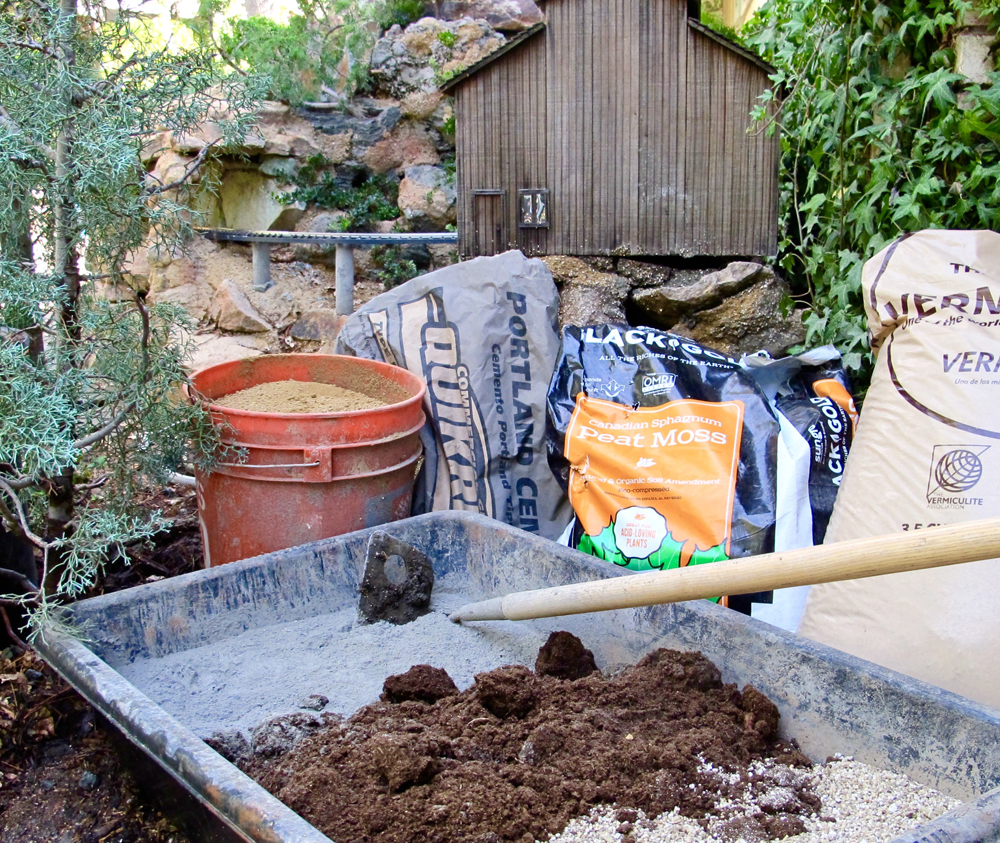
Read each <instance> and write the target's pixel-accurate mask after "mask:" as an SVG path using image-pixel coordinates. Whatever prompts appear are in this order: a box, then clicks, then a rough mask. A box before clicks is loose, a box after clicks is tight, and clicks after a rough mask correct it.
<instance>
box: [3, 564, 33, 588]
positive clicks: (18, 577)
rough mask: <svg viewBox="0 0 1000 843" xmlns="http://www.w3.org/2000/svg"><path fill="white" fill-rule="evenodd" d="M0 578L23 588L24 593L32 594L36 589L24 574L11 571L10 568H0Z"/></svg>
mask: <svg viewBox="0 0 1000 843" xmlns="http://www.w3.org/2000/svg"><path fill="white" fill-rule="evenodd" d="M0 578H3V579H8V580H10V581H11V582H13V583H16V584H17V585H18V586H19V587H20V588H23V589H24V593H25V594H33V593H34V592H36V591H38V586H37V585H35V584H34V583H33V582H32V581H31V580H29V579H28V578H27V577H26V576H25V575H24V574H21V573H18V572H17V571H12V570H11V569H10V568H0Z"/></svg>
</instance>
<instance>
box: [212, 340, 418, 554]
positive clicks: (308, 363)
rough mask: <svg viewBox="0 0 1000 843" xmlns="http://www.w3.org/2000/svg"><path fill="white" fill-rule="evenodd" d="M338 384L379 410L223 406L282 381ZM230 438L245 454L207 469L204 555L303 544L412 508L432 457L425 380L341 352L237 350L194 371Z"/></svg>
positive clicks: (227, 441)
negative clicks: (425, 461)
mask: <svg viewBox="0 0 1000 843" xmlns="http://www.w3.org/2000/svg"><path fill="white" fill-rule="evenodd" d="M287 380H294V381H304V382H318V383H328V384H335V385H336V386H341V387H345V388H347V389H353V390H356V391H358V392H362V393H364V394H366V395H369V396H371V397H375V398H395V399H396V400H395V401H394V402H393V403H390V404H388V405H386V406H383V407H378V408H376V409H372V410H355V411H350V412H342V413H271V412H267V413H262V412H252V411H249V410H234V409H230V408H228V407H220V406H219V405H217V404H214V403H213V401H214V399H217V398H221V397H222V396H224V395H229V394H230V393H233V392H238V391H239V390H241V389H248V388H249V387H252V386H257V385H258V384H262V383H269V382H272V381H287ZM192 381H193V383H194V389H195V391H196V393H197V394H196V397H197V398H199V399H200V400H204V401H206V402H207V403H208V405H209V411H210V412H211V414H212V417H213V419H214V421H215V423H216V424H217V425H218V426H219V428H220V433H221V435H222V441H223V442H224V443H225V444H226V445H230V446H234V447H236V448H240V449H242V450H243V451H244V452H245V458H241V459H239V460H236V459H227V460H224V461H222V462H220V463H218V464H217V465H216V467H215V468H214V469H213V470H212V471H211V472H210V473H205V472H200V471H199V472H196V477H197V481H198V487H197V488H198V516H199V520H200V522H201V534H202V541H203V543H204V546H205V564H206V566H211V565H222V564H224V563H226V562H233V561H235V560H237V559H245V558H247V557H250V556H257V555H259V554H261V553H269V552H271V551H273V550H282V549H284V548H287V547H295V546H297V545H300V544H305V543H306V542H311V541H315V540H317V539H325V538H329V537H330V536H337V535H340V534H342V533H349V532H351V531H353V530H360V529H363V528H365V527H373V526H376V525H378V524H385V523H387V522H389V521H395V520H397V519H399V518H405V517H406V516H408V515H409V514H410V501H411V498H412V496H413V482H414V479H415V475H416V470H417V463H418V460H419V458H420V455H421V444H420V429H421V428H422V427H423V424H424V412H423V397H424V383H423V381H422V380H421V379H420V378H418V377H417V376H416V375H414V374H412V373H411V372H408V371H407V370H406V369H400V368H397V367H396V366H390V365H388V364H386V363H378V362H375V361H372V360H361V359H359V358H356V357H344V356H340V355H331V354H274V355H264V356H261V357H252V358H249V359H245V360H234V361H232V362H229V363H222V364H220V365H218V366H211V367H210V368H207V369H202V370H201V371H200V372H197V373H196V374H195V375H193V377H192Z"/></svg>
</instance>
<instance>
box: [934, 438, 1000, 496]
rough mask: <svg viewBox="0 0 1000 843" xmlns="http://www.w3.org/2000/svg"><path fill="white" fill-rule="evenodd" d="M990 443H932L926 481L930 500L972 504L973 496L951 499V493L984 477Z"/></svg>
mask: <svg viewBox="0 0 1000 843" xmlns="http://www.w3.org/2000/svg"><path fill="white" fill-rule="evenodd" d="M989 449H990V448H989V445H978V446H972V445H935V446H934V454H933V456H932V458H931V471H930V477H929V478H928V480H927V500H928V502H930V503H939V504H944V503H961V504H963V505H964V504H968V503H971V501H972V499H965V498H961V499H954V498H952V497H951V496H952V495H961V494H962V493H964V492H968V491H970V490H971V489H973V488H975V486H976V485H977V484H978V483H979V481H980V480H982V479H983V461H982V460H981V459H980V457H982V455H983V454H985V453H986V452H987V451H988V450H989Z"/></svg>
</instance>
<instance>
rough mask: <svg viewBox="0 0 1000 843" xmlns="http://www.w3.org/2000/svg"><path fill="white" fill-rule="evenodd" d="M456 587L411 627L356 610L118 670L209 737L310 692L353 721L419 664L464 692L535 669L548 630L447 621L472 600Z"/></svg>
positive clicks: (285, 707) (280, 709)
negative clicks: (506, 668)
mask: <svg viewBox="0 0 1000 843" xmlns="http://www.w3.org/2000/svg"><path fill="white" fill-rule="evenodd" d="M449 579H450V578H448V577H444V578H442V579H439V580H438V581H437V582H436V583H435V585H434V592H433V599H432V603H431V608H432V612H431V614H428V615H424V616H423V617H422V618H418V619H417V620H415V621H413V622H412V623H409V624H406V625H404V626H394V625H393V624H389V623H385V622H382V623H376V624H371V625H367V626H366V625H361V624H359V623H358V622H357V607H356V606H354V605H352V606H350V607H348V608H345V609H341V610H340V611H337V612H333V613H331V614H328V615H320V616H317V617H312V618H307V619H305V620H300V621H295V622H292V623H288V624H278V625H275V626H268V627H261V628H259V629H251V630H248V631H247V632H245V633H243V634H242V635H239V636H236V637H234V638H229V639H225V640H222V641H218V642H215V643H212V644H208V645H205V646H203V647H198V648H196V649H192V650H185V651H183V652H179V653H172V654H170V655H168V656H165V657H163V658H159V659H137V660H136V661H135V662H133V663H132V664H128V665H122V666H121V667H119V668H118V672H119V673H120V674H121V675H122V676H124V677H125V678H126V679H127V680H128V681H129V682H131V683H132V684H133V685H135V686H136V688H138V689H139V690H140V691H142V692H143V693H144V694H146V696H148V697H149V698H150V699H152V700H153V701H154V702H155V703H157V704H158V705H159V706H161V707H162V708H163V709H164V710H165V711H166V712H168V713H169V714H171V715H173V716H174V717H176V718H177V719H178V720H179V721H180V722H181V723H183V724H184V725H185V726H187V727H188V728H189V729H191V730H192V731H193V732H194V733H195V734H196V735H198V736H199V737H201V738H206V737H210V736H211V735H213V734H214V733H216V732H230V731H232V730H239V731H241V732H243V733H244V734H248V733H249V732H250V730H251V729H252V728H253V727H254V726H256V725H258V724H259V723H263V722H265V721H267V720H270V719H271V718H272V717H276V716H278V715H281V714H288V713H290V712H293V711H297V710H299V705H300V703H301V702H302V701H303V700H304V699H305V698H306V697H308V696H309V695H310V694H322V695H323V696H325V697H328V698H329V700H330V702H329V704H328V705H327V707H326V708H325V709H324V711H329V712H336V713H338V714H342V715H344V716H345V717H346V716H349V715H351V714H353V713H354V712H355V711H357V709H359V708H361V706H363V705H367V704H368V703H370V702H374V701H375V700H377V699H378V697H379V694H381V693H382V683H383V682H384V681H385V679H386V677H388V676H391V675H393V674H396V673H404V672H405V671H407V670H409V668H411V667H412V666H413V665H415V664H430V665H433V666H434V667H442V668H444V669H445V670H447V671H448V674H449V675H450V676H451V678H452V679H453V680H454V681H455V684H456V685H458V687H459V688H460V689H463V690H464V689H465V688H467V687H469V686H470V685H471V684H472V683H473V679H474V677H475V675H476V674H477V673H482V672H483V671H488V670H493V669H494V668H497V667H500V666H501V665H505V664H527V665H529V666H531V665H534V663H535V657H536V655H537V654H538V648H539V647H540V646H541V645H542V644H543V643H545V638H546V637H547V635H548V630H547V629H544V628H540V627H539V626H538V625H536V624H524V623H511V622H500V623H481V624H472V625H467V626H459V625H458V624H454V623H452V622H451V621H449V620H448V618H447V613H448V612H450V611H453V610H455V609H457V608H458V607H459V606H461V605H463V604H465V603H468V602H469V601H470V600H472V599H474V598H471V597H470V596H469V594H468V592H467V591H466V590H463V589H462V588H461V586H463V585H465V584H464V583H457V582H456V583H452V582H449ZM455 579H456V580H457V578H455ZM456 585H458V586H459V587H455V586H456ZM466 588H467V585H466ZM552 628H553V629H556V628H559V627H558V626H553V627H552Z"/></svg>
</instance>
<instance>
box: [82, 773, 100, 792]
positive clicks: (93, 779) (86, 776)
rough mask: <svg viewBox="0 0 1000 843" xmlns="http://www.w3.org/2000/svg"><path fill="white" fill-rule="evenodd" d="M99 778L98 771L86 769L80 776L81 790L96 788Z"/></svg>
mask: <svg viewBox="0 0 1000 843" xmlns="http://www.w3.org/2000/svg"><path fill="white" fill-rule="evenodd" d="M98 781H99V779H98V778H97V773H93V772H91V771H90V770H84V771H83V773H82V775H81V776H80V782H79V783H80V789H81V790H94V789H95V788H96V787H97V784H98Z"/></svg>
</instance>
